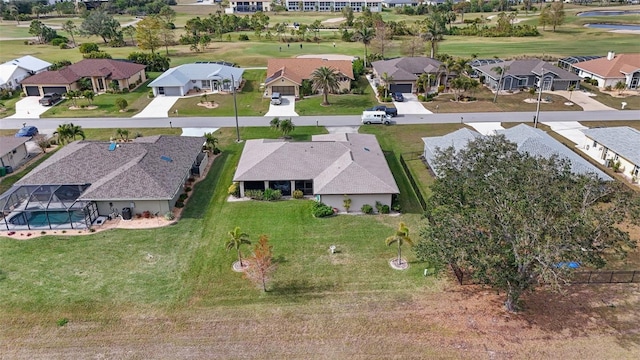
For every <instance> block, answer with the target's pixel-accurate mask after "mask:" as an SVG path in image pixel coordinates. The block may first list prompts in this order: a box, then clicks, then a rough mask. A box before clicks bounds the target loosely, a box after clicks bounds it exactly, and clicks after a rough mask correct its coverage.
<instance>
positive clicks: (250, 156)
mask: <svg viewBox="0 0 640 360" xmlns="http://www.w3.org/2000/svg"><path fill="white" fill-rule="evenodd" d="M233 181H234V182H238V183H239V186H240V196H244V195H245V191H247V190H250V189H251V190H264V189H266V188H271V189H278V190H280V191H281V192H282V195H283V196H291V194H292V192H293V191H294V190H301V191H302V192H303V193H304V195H306V196H310V195H313V196H314V197H315V199H316V200H317V201H321V202H323V203H325V204H327V205H329V206H331V207H334V208H337V209H340V210H341V211H345V208H344V199H345V197H348V198H349V199H351V209H353V210H354V211H355V212H357V211H359V209H360V208H361V207H362V205H364V204H369V205H371V206H374V207H375V204H376V202H380V203H382V204H385V205H389V206H391V201H392V197H393V195H394V194H398V193H399V190H398V186H397V185H396V182H395V180H394V178H393V174H392V173H391V170H390V169H389V165H388V164H387V161H386V159H385V157H384V154H383V152H382V149H381V148H380V145H379V144H378V141H377V140H376V137H375V135H368V134H328V135H314V136H313V137H312V140H311V141H300V142H289V141H283V140H267V139H258V140H248V141H247V142H246V144H245V146H244V150H243V151H242V156H241V157H240V162H239V163H238V167H237V169H236V173H235V175H234V177H233ZM356 209H357V210H356Z"/></svg>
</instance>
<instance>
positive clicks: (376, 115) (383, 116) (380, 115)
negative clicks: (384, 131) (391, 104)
mask: <svg viewBox="0 0 640 360" xmlns="http://www.w3.org/2000/svg"><path fill="white" fill-rule="evenodd" d="M362 123H363V124H367V125H368V124H385V125H389V124H391V115H388V114H387V113H386V112H384V111H363V112H362Z"/></svg>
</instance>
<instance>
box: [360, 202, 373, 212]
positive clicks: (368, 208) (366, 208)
mask: <svg viewBox="0 0 640 360" xmlns="http://www.w3.org/2000/svg"><path fill="white" fill-rule="evenodd" d="M360 211H362V212H363V213H364V214H373V207H372V206H371V205H369V204H364V205H362V207H361V208H360Z"/></svg>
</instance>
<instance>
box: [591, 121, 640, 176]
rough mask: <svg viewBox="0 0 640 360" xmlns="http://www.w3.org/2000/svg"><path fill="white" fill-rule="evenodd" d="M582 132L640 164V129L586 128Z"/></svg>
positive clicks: (622, 127)
mask: <svg viewBox="0 0 640 360" xmlns="http://www.w3.org/2000/svg"><path fill="white" fill-rule="evenodd" d="M582 132H583V133H584V134H585V135H586V136H587V137H589V138H590V139H593V140H595V141H597V142H598V144H602V145H604V146H606V147H607V148H608V149H611V151H613V152H615V153H616V154H618V155H620V156H621V157H623V158H625V159H627V160H629V161H631V162H632V163H634V164H636V165H638V166H640V131H638V130H636V129H634V128H632V127H628V126H620V127H607V128H594V129H584V130H582Z"/></svg>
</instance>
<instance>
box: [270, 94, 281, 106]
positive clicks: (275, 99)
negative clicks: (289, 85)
mask: <svg viewBox="0 0 640 360" xmlns="http://www.w3.org/2000/svg"><path fill="white" fill-rule="evenodd" d="M271 104H272V105H280V104H282V95H280V93H279V92H274V93H273V94H271Z"/></svg>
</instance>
